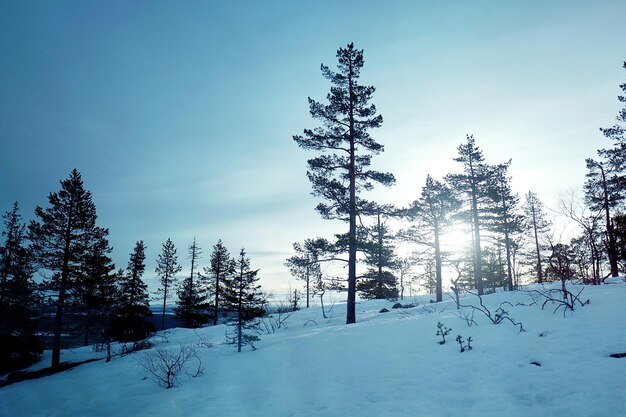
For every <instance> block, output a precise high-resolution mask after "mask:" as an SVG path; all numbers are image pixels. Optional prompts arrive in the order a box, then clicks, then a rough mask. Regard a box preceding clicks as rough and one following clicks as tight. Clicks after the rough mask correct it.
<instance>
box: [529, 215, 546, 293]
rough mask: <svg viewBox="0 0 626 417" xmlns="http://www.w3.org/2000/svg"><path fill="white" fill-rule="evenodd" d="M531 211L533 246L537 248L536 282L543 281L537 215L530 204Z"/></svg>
mask: <svg viewBox="0 0 626 417" xmlns="http://www.w3.org/2000/svg"><path fill="white" fill-rule="evenodd" d="M531 210H532V213H533V230H534V232H535V248H536V250H537V282H538V283H539V284H542V283H543V268H542V266H541V251H540V250H539V236H538V234H537V215H536V214H535V206H534V204H533V206H532V209H531Z"/></svg>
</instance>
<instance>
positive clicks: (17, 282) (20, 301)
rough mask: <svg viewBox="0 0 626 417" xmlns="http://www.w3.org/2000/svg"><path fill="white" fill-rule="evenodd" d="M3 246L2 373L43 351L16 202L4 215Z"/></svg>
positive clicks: (0, 249)
mask: <svg viewBox="0 0 626 417" xmlns="http://www.w3.org/2000/svg"><path fill="white" fill-rule="evenodd" d="M2 217H3V219H4V221H3V224H4V228H3V230H2V237H3V239H2V240H3V242H2V246H0V372H4V371H8V370H10V369H12V368H21V367H24V366H27V365H30V364H31V363H33V362H35V361H37V359H39V356H40V355H41V354H42V352H43V345H42V343H41V341H40V340H39V339H38V338H37V337H36V336H35V329H34V326H33V320H32V318H33V316H34V315H35V311H34V308H33V307H34V306H35V304H36V296H35V293H34V283H33V281H32V279H31V276H32V274H33V273H34V267H33V262H32V257H31V252H30V250H29V248H28V246H27V245H26V229H25V225H24V224H23V223H22V217H21V215H20V213H19V205H18V203H17V202H15V203H14V204H13V206H12V208H11V210H10V211H8V212H6V213H5V214H4V215H3V216H2Z"/></svg>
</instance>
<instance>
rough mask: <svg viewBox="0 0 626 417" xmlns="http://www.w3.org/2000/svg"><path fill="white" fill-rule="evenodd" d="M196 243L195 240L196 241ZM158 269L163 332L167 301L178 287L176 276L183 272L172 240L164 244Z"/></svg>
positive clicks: (158, 292)
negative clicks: (176, 286)
mask: <svg viewBox="0 0 626 417" xmlns="http://www.w3.org/2000/svg"><path fill="white" fill-rule="evenodd" d="M194 243H195V239H194ZM156 262H157V267H156V269H155V272H156V274H157V277H159V280H160V282H161V286H160V287H159V289H158V290H157V296H158V297H159V298H162V299H163V309H162V310H161V330H164V329H165V308H166V306H167V299H168V298H172V295H173V294H172V292H173V288H172V287H173V286H174V285H176V282H177V278H176V274H177V273H179V272H180V271H181V270H182V266H180V265H179V264H178V256H177V255H176V246H174V242H172V240H171V239H169V238H168V239H167V240H166V241H165V243H163V246H162V250H161V253H160V254H159V256H158V257H157V261H156Z"/></svg>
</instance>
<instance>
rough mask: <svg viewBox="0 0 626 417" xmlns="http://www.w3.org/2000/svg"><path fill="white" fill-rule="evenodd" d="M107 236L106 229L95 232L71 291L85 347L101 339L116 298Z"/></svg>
mask: <svg viewBox="0 0 626 417" xmlns="http://www.w3.org/2000/svg"><path fill="white" fill-rule="evenodd" d="M108 234H109V231H108V230H107V229H103V228H101V227H96V228H95V229H94V231H93V237H92V239H91V241H90V242H89V245H88V248H87V250H86V252H85V258H84V262H83V264H82V266H81V271H80V274H79V279H78V280H77V282H76V286H75V288H74V292H73V295H74V296H75V300H76V303H77V304H78V307H79V310H81V311H82V316H83V328H84V337H83V344H84V345H85V346H88V345H89V343H90V340H91V339H90V338H91V337H92V336H94V337H96V338H97V339H101V338H102V336H103V333H104V332H105V329H106V328H107V327H108V325H109V320H110V316H111V310H112V309H113V307H114V305H115V303H116V302H117V297H118V295H119V294H118V291H117V275H116V274H115V272H114V271H115V265H114V264H113V261H112V260H111V257H110V253H111V252H112V248H111V246H110V245H109V241H108V239H107V236H108Z"/></svg>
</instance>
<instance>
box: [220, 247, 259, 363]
mask: <svg viewBox="0 0 626 417" xmlns="http://www.w3.org/2000/svg"><path fill="white" fill-rule="evenodd" d="M258 272H259V270H258V269H256V270H253V269H251V268H250V259H249V258H248V257H247V256H246V251H245V249H243V248H242V249H241V251H240V252H239V257H238V258H237V259H236V261H235V268H234V274H233V275H232V277H231V278H230V279H227V280H226V284H227V285H226V287H225V291H224V308H225V309H226V310H227V311H229V312H231V313H233V318H232V319H231V321H230V322H231V324H232V325H233V326H234V327H235V330H234V332H233V336H232V337H231V338H230V342H231V343H233V344H236V345H237V352H241V347H242V346H246V345H249V346H251V347H252V349H255V347H254V343H255V342H256V341H258V340H259V337H258V336H257V335H256V334H254V333H253V332H250V330H254V329H257V328H258V323H257V321H256V320H255V319H257V318H258V317H262V316H264V315H265V304H266V298H265V296H264V295H263V293H262V292H261V286H260V285H259V284H258V281H259V278H258V277H257V274H258Z"/></svg>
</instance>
